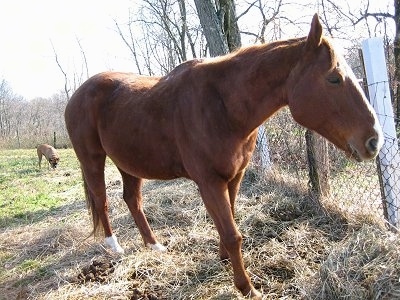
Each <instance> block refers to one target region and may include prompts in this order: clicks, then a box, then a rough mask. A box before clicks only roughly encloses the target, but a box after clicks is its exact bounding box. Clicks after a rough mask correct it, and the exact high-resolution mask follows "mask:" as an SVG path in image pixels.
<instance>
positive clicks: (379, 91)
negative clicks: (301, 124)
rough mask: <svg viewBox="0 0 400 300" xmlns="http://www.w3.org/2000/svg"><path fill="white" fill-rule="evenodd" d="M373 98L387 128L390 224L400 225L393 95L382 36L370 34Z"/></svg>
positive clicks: (384, 162) (384, 168)
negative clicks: (376, 36) (399, 217)
mask: <svg viewBox="0 0 400 300" xmlns="http://www.w3.org/2000/svg"><path fill="white" fill-rule="evenodd" d="M362 50H363V57H364V64H365V73H366V75H367V82H368V91H369V97H370V102H371V104H372V106H373V107H374V109H375V111H376V113H377V115H378V118H379V122H380V123H381V125H382V128H383V134H384V137H385V141H384V144H383V147H382V149H381V151H380V152H379V165H380V172H379V173H380V174H381V175H382V178H381V182H382V183H383V191H384V195H383V199H382V200H383V207H384V209H385V208H386V209H387V212H385V213H384V214H386V213H387V217H388V221H389V224H390V225H392V226H394V227H395V228H396V229H397V228H398V225H399V223H398V222H399V219H398V207H399V202H400V200H399V197H400V156H399V146H398V141H397V135H396V127H395V123H394V115H393V107H392V101H391V96H390V89H389V80H388V75H387V69H386V59H385V52H384V47H383V39H382V38H370V39H367V40H364V41H363V42H362Z"/></svg>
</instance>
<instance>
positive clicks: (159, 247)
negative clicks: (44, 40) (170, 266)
mask: <svg viewBox="0 0 400 300" xmlns="http://www.w3.org/2000/svg"><path fill="white" fill-rule="evenodd" d="M146 246H147V247H149V248H151V249H152V250H155V251H158V252H165V251H167V248H166V247H164V246H163V245H161V244H160V243H156V244H150V243H148V244H147V245H146Z"/></svg>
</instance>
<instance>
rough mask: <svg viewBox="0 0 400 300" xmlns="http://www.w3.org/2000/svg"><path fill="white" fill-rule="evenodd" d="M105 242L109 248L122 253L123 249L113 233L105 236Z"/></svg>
mask: <svg viewBox="0 0 400 300" xmlns="http://www.w3.org/2000/svg"><path fill="white" fill-rule="evenodd" d="M104 241H105V244H106V245H107V246H108V247H110V248H111V250H112V251H113V252H115V253H119V254H124V253H125V251H124V249H123V248H122V247H121V246H120V245H119V244H118V241H117V237H116V236H115V235H112V236H108V237H106V238H105V240H104Z"/></svg>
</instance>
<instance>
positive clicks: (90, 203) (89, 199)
mask: <svg viewBox="0 0 400 300" xmlns="http://www.w3.org/2000/svg"><path fill="white" fill-rule="evenodd" d="M82 179H83V190H84V192H85V198H86V207H87V209H88V210H89V212H90V214H91V215H92V222H93V230H92V232H91V233H90V235H89V236H92V235H93V236H96V235H98V234H99V232H100V231H101V230H100V229H101V228H100V226H99V225H100V217H99V214H98V213H97V210H96V202H95V200H94V198H93V194H92V193H91V192H90V191H89V188H88V185H87V182H86V178H85V174H84V172H83V170H82Z"/></svg>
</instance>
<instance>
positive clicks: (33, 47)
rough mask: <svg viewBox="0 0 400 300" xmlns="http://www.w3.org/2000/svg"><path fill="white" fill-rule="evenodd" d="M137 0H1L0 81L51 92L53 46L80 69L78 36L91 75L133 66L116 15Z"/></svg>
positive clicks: (59, 84)
mask: <svg viewBox="0 0 400 300" xmlns="http://www.w3.org/2000/svg"><path fill="white" fill-rule="evenodd" d="M339 1H340V0H339ZM342 1H345V0H342ZM347 1H349V0H347ZM351 1H353V0H351ZM388 1H389V0H382V1H379V5H383V6H385V5H387V3H388ZM390 1H392V0H390ZM137 2H138V1H137V0H116V1H102V0H68V1H66V0H34V1H33V0H1V1H0V80H3V79H5V80H6V81H7V82H8V84H9V85H10V86H11V88H12V90H13V92H14V93H15V94H18V95H21V96H23V97H24V98H25V99H28V100H30V99H33V98H36V97H44V98H46V97H50V96H51V95H53V94H55V93H57V92H58V91H60V90H62V89H63V86H64V77H63V74H62V73H61V70H60V69H59V67H58V66H57V63H56V61H55V54H54V50H55V52H56V53H57V56H58V59H59V62H60V64H61V66H62V67H63V69H64V70H65V71H66V72H67V73H68V74H69V75H71V74H73V73H74V72H76V70H81V69H82V62H83V59H82V54H81V52H80V48H79V44H78V42H77V40H79V42H80V44H81V46H82V48H83V50H84V52H85V55H86V57H87V60H88V69H89V75H94V74H96V73H98V72H102V71H105V70H118V71H132V70H133V71H134V70H136V68H135V66H134V64H133V61H132V58H131V56H130V53H129V50H128V48H127V46H125V45H124V44H123V42H122V40H121V38H120V37H119V36H118V34H117V32H116V26H115V23H114V20H117V21H118V23H119V24H123V23H124V22H126V21H127V20H128V19H129V8H130V7H131V8H132V7H135V5H137V4H138V3H137ZM355 2H357V1H354V2H352V3H353V4H355ZM372 2H373V3H375V5H377V4H378V1H375V0H373V1H372ZM385 3H386V4H385ZM384 8H385V7H384ZM297 13H298V12H297ZM250 17H251V16H250ZM53 46H54V50H53Z"/></svg>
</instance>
